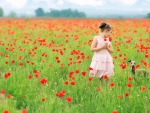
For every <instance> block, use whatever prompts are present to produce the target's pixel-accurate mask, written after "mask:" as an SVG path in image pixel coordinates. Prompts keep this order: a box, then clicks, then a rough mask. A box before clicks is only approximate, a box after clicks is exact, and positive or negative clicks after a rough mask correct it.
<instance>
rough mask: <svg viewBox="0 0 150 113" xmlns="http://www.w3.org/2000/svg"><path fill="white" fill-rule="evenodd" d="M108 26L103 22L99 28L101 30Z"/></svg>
mask: <svg viewBox="0 0 150 113" xmlns="http://www.w3.org/2000/svg"><path fill="white" fill-rule="evenodd" d="M106 25H107V24H106V23H105V22H102V23H101V24H100V26H99V28H100V29H102V28H104V27H105V26H106Z"/></svg>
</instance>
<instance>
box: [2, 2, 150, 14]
mask: <svg viewBox="0 0 150 113" xmlns="http://www.w3.org/2000/svg"><path fill="white" fill-rule="evenodd" d="M0 7H2V8H3V10H4V13H5V15H7V14H8V13H9V12H10V11H15V12H16V13H17V14H28V15H34V14H35V12H34V10H35V9H37V8H39V7H41V8H43V10H44V11H45V12H47V11H49V9H50V8H54V9H58V10H61V9H67V8H71V9H78V10H79V11H84V12H85V13H86V14H87V15H92V14H93V15H96V14H97V15H100V14H103V15H105V14H123V13H126V14H135V13H137V14H144V13H145V14H147V13H148V12H150V0H0Z"/></svg>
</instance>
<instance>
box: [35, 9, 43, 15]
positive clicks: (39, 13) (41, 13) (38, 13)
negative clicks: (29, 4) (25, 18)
mask: <svg viewBox="0 0 150 113" xmlns="http://www.w3.org/2000/svg"><path fill="white" fill-rule="evenodd" d="M35 13H36V17H43V16H44V11H43V9H42V8H38V9H36V10H35Z"/></svg>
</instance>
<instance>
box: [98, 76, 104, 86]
mask: <svg viewBox="0 0 150 113" xmlns="http://www.w3.org/2000/svg"><path fill="white" fill-rule="evenodd" d="M103 81H104V80H103V77H101V78H99V83H100V84H101V85H103Z"/></svg>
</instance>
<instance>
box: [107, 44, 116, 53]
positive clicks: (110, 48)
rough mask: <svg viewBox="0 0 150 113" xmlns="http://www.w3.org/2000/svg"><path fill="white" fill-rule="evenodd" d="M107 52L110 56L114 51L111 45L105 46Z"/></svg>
mask: <svg viewBox="0 0 150 113" xmlns="http://www.w3.org/2000/svg"><path fill="white" fill-rule="evenodd" d="M107 50H108V52H109V53H110V54H111V53H113V52H114V49H113V47H112V45H111V44H110V46H107Z"/></svg>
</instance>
